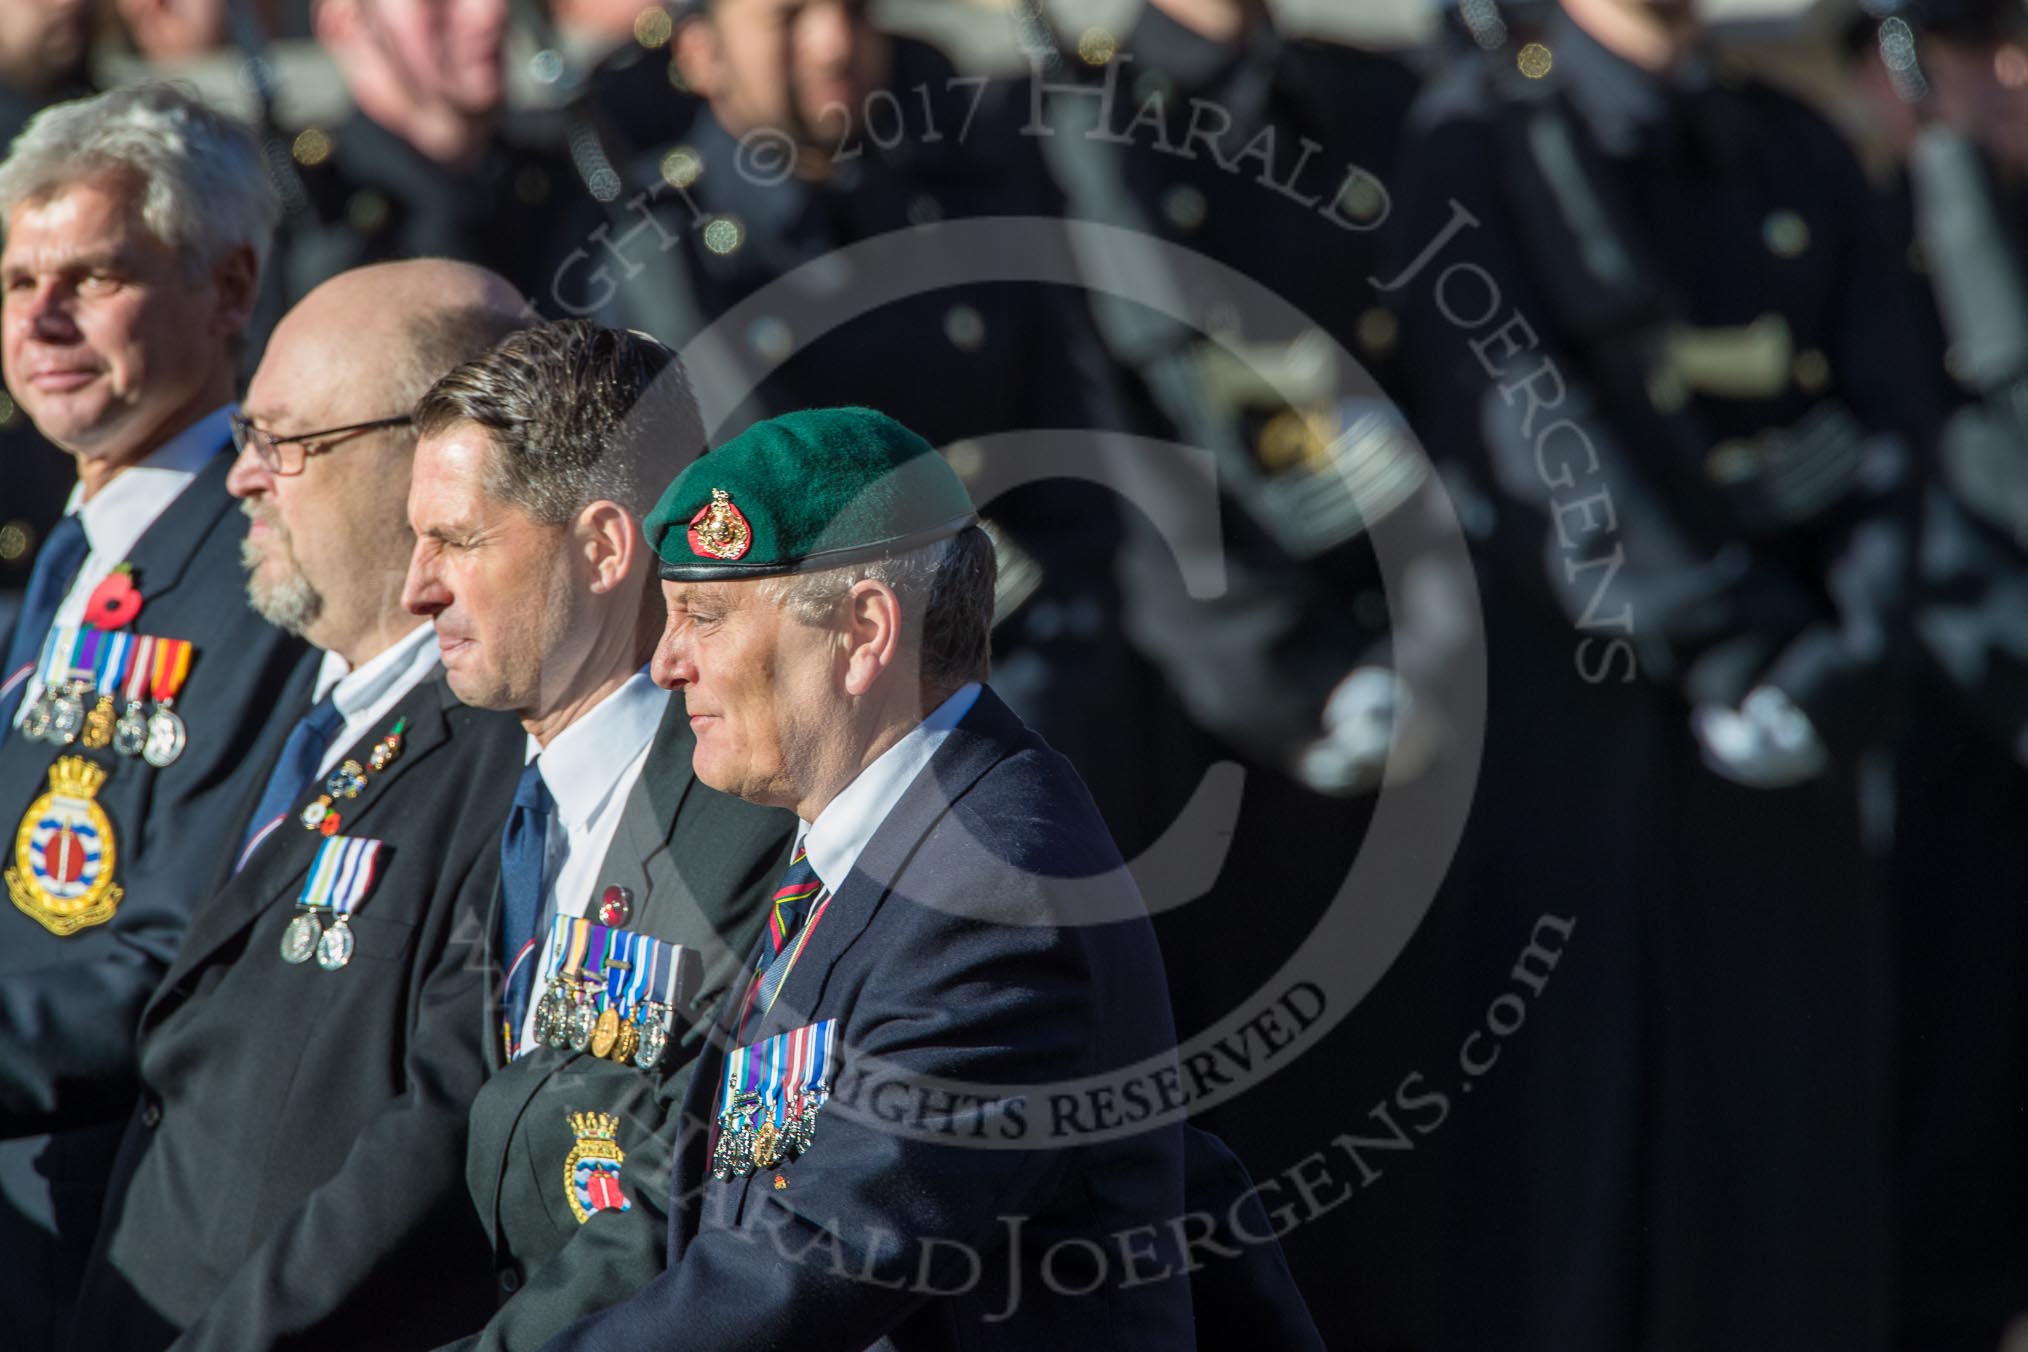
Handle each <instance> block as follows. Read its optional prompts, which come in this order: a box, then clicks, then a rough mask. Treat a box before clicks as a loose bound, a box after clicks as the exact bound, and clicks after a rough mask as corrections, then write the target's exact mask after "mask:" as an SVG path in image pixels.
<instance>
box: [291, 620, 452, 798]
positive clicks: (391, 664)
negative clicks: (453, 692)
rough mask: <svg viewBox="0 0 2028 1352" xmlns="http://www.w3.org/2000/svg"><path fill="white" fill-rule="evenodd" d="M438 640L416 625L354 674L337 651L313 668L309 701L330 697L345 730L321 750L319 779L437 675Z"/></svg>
mask: <svg viewBox="0 0 2028 1352" xmlns="http://www.w3.org/2000/svg"><path fill="white" fill-rule="evenodd" d="M436 640H437V631H436V630H435V629H434V628H432V627H431V626H430V625H429V624H427V623H423V622H418V623H417V625H416V627H415V628H414V629H411V630H410V631H409V632H408V633H406V634H404V635H403V636H402V637H401V638H400V639H399V640H398V641H397V642H396V643H395V644H394V645H393V646H392V647H390V648H388V650H387V651H386V652H383V653H381V654H380V655H379V656H378V657H375V658H373V659H372V660H371V661H369V662H368V663H367V664H366V665H365V666H363V667H361V668H359V670H357V671H354V670H353V669H352V668H351V666H350V665H348V664H347V663H346V661H345V659H344V658H342V657H340V656H339V655H338V654H337V653H334V652H327V653H325V654H324V664H323V665H322V666H320V667H318V668H317V684H316V687H315V689H313V690H312V691H311V692H310V703H312V704H316V703H317V702H318V701H320V700H322V699H323V698H324V696H326V695H329V696H330V697H331V702H332V703H333V704H334V705H336V706H337V708H338V712H339V713H341V714H343V715H344V716H345V726H344V728H343V729H341V730H340V731H339V733H338V735H337V736H336V737H333V738H332V739H331V745H330V746H329V747H328V748H326V749H325V751H324V760H323V763H322V764H320V765H319V766H318V767H317V775H318V777H319V778H322V777H323V776H325V775H328V774H330V773H331V771H332V769H333V768H334V767H336V766H337V764H338V762H339V761H340V760H341V759H343V757H344V755H345V751H346V748H348V747H350V746H351V745H352V744H353V743H354V742H356V741H358V740H359V739H360V738H361V737H364V736H366V735H367V734H368V733H370V732H384V731H386V729H385V728H383V727H381V726H380V725H381V724H382V723H383V722H384V721H385V720H386V718H387V716H388V714H390V713H392V712H393V711H394V706H395V705H397V704H399V703H401V701H402V699H403V698H404V697H406V696H407V694H408V692H409V691H411V690H413V689H415V688H416V687H417V686H419V685H421V684H422V683H423V682H424V681H426V680H428V679H429V678H430V677H431V676H432V675H434V674H435V673H436V670H437V667H438V665H439V661H438V656H437V641H436Z"/></svg>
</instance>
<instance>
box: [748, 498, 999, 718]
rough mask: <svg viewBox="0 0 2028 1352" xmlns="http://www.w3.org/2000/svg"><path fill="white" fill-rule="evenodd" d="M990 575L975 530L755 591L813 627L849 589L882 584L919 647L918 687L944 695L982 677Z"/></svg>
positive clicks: (764, 582) (763, 584)
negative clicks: (897, 603)
mask: <svg viewBox="0 0 2028 1352" xmlns="http://www.w3.org/2000/svg"><path fill="white" fill-rule="evenodd" d="M997 575H998V558H997V556H996V555H995V553H994V551H993V542H992V540H991V539H989V538H988V537H987V535H986V532H985V531H983V530H981V529H980V528H979V527H977V526H967V527H966V528H965V529H963V530H961V531H959V532H958V533H957V534H956V535H953V536H950V537H949V538H947V539H942V540H932V541H931V542H930V543H928V544H926V545H919V546H917V547H916V548H914V549H911V550H907V551H905V552H904V553H900V554H891V555H887V556H884V557H880V558H872V559H863V560H860V561H859V562H856V563H848V564H844V565H842V566H840V567H837V568H826V569H824V570H823V571H821V572H814V573H789V574H785V575H782V576H777V577H768V578H762V579H761V580H760V583H759V587H758V590H759V592H760V594H761V596H762V597H764V598H765V599H767V600H769V601H772V602H773V603H774V604H776V605H778V606H780V607H782V609H783V610H785V611H787V612H788V615H789V618H790V619H792V620H794V621H796V622H797V623H798V624H806V625H810V626H813V627H820V626H823V625H826V624H829V623H831V622H832V621H833V620H834V619H836V618H837V614H838V608H839V606H841V605H842V604H843V603H844V600H845V595H846V593H848V592H850V591H851V590H852V588H853V587H854V586H855V585H856V584H858V583H860V582H864V581H867V580H869V579H870V580H872V581H875V582H881V583H885V584H886V586H887V587H888V589H889V590H891V591H892V592H893V593H894V594H895V596H896V598H898V599H899V600H900V602H901V613H902V618H903V623H904V626H905V628H904V632H905V633H908V634H911V635H913V637H914V640H915V642H916V644H917V646H918V648H919V651H920V654H921V666H922V670H921V676H922V684H923V688H924V689H925V690H929V691H933V692H937V693H939V694H947V693H949V692H950V691H952V690H955V689H957V688H958V687H959V686H961V685H963V684H965V683H966V682H967V681H983V680H985V679H986V676H987V674H988V671H989V669H990V666H991V652H992V630H993V583H994V580H995V578H996V577H997Z"/></svg>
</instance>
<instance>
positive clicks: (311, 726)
mask: <svg viewBox="0 0 2028 1352" xmlns="http://www.w3.org/2000/svg"><path fill="white" fill-rule="evenodd" d="M344 726H345V715H343V714H341V713H339V712H338V705H337V704H336V702H334V701H333V700H332V698H331V696H330V695H326V696H324V698H323V699H321V700H319V701H317V704H316V706H315V707H314V708H312V709H311V710H310V712H309V713H307V714H304V715H303V721H302V722H300V723H298V724H296V726H295V727H294V728H292V729H290V731H289V740H288V741H286V742H284V743H282V754H281V756H280V757H279V758H278V759H277V760H276V761H275V768H274V769H273V770H272V771H270V772H269V774H268V786H267V788H265V789H263V790H261V801H260V805H259V806H257V807H256V808H254V813H253V817H252V819H251V820H249V821H248V822H247V824H246V835H245V836H244V837H243V838H242V839H241V841H240V846H239V859H238V861H237V862H236V863H234V864H233V866H232V871H233V872H234V873H237V872H239V871H240V870H241V869H243V868H245V867H246V861H247V860H248V859H249V858H251V857H252V855H253V847H254V846H255V845H256V844H257V843H258V842H259V841H260V840H261V839H262V838H263V837H264V836H266V834H267V833H268V832H269V831H271V830H273V829H274V828H275V826H276V825H277V824H279V823H280V822H281V820H282V819H283V818H284V817H286V816H288V814H289V809H290V808H292V807H294V806H295V805H296V799H298V798H300V797H301V796H302V794H303V790H304V789H306V788H308V787H309V786H310V784H311V782H312V781H313V780H315V779H316V778H317V767H318V766H320V765H322V764H323V763H324V753H325V752H326V751H329V750H330V749H331V739H332V738H333V737H336V736H337V735H338V730H339V729H340V728H342V727H344Z"/></svg>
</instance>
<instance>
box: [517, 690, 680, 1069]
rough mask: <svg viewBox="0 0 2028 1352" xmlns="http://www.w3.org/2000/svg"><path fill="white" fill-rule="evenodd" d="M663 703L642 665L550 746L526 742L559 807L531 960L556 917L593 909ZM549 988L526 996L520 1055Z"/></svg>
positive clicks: (539, 983) (538, 979) (531, 1038)
mask: <svg viewBox="0 0 2028 1352" xmlns="http://www.w3.org/2000/svg"><path fill="white" fill-rule="evenodd" d="M668 705H669V692H668V691H666V690H664V689H662V688H661V687H660V686H658V685H656V684H655V682H654V681H653V680H651V679H650V678H649V676H648V672H647V669H646V668H645V667H644V668H642V669H641V670H640V671H637V672H635V673H634V674H633V675H632V676H630V677H628V678H627V683H626V684H625V685H623V686H621V687H620V688H619V689H618V690H615V691H613V693H612V694H610V695H607V696H606V697H605V698H604V699H602V700H600V701H599V702H598V703H597V704H596V705H594V706H593V707H592V709H591V710H590V712H588V713H586V714H585V715H584V717H582V718H580V719H578V720H577V722H575V723H573V724H571V725H570V726H569V727H567V728H565V729H564V730H563V731H562V732H559V733H557V734H556V736H554V737H552V738H551V739H550V741H549V745H548V746H546V747H545V746H543V745H542V744H541V743H539V742H537V741H536V740H535V738H534V737H532V736H531V737H530V738H529V739H528V759H529V760H535V759H536V758H537V757H538V756H540V757H541V760H540V762H539V763H540V765H541V767H542V782H543V783H544V784H545V785H547V786H548V788H549V796H550V797H551V798H552V799H554V800H555V803H556V810H555V811H554V812H552V813H550V816H549V833H548V836H547V837H546V838H545V840H544V842H543V866H542V877H543V882H544V887H543V893H542V898H543V910H542V915H541V916H540V917H539V919H538V921H537V926H536V931H535V945H536V947H535V952H536V954H538V955H539V954H540V953H541V952H542V948H543V945H544V943H545V942H546V941H547V939H548V937H549V926H550V924H551V923H552V921H553V919H554V917H556V916H559V915H568V916H581V915H584V914H585V913H586V912H588V911H589V910H590V909H591V904H592V899H593V894H594V892H596V891H597V890H599V876H598V872H599V866H600V865H601V864H603V863H604V862H605V858H606V850H607V849H608V848H609V847H610V846H611V845H612V843H613V835H614V833H615V832H617V831H618V830H619V827H620V818H621V816H622V815H624V813H625V811H626V806H627V796H628V795H629V794H631V793H632V792H633V791H634V781H636V780H638V779H639V778H640V777H641V767H642V766H643V765H645V764H647V761H648V748H649V746H650V745H651V744H652V743H653V742H654V740H655V730H656V728H658V727H659V726H661V723H662V714H663V711H664V710H665V709H667V707H668ZM533 960H534V959H533V958H531V959H530V961H533ZM547 984H548V983H547V982H545V981H544V980H543V975H542V971H541V970H540V969H539V968H538V969H537V970H536V973H535V984H534V986H533V988H532V989H531V990H530V991H529V995H528V1015H527V1017H526V1018H524V1019H523V1020H522V1022H521V1038H520V1042H519V1046H520V1047H521V1049H522V1051H524V1052H527V1051H533V1050H534V1049H535V1047H536V1046H537V1043H536V1041H535V1011H536V1008H537V1007H538V1006H539V1005H540V1004H541V1003H542V992H543V989H544V987H545V986H546V985H547Z"/></svg>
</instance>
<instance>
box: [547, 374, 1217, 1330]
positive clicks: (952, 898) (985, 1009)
mask: <svg viewBox="0 0 2028 1352" xmlns="http://www.w3.org/2000/svg"><path fill="white" fill-rule="evenodd" d="M645 530H646V534H647V537H648V542H649V545H650V547H651V548H652V549H653V550H654V551H655V553H656V555H657V557H658V558H659V561H660V567H659V571H660V574H661V577H662V580H663V581H662V590H663V596H664V598H665V599H666V601H667V603H668V626H667V628H666V629H665V631H664V632H663V635H662V639H661V642H660V644H659V646H658V647H657V649H656V652H655V657H654V662H653V664H652V671H653V674H654V677H655V680H656V683H657V684H659V685H661V686H664V687H666V688H668V689H670V690H674V691H677V692H680V693H681V694H682V696H683V703H684V708H685V712H686V713H687V714H688V716H689V722H690V726H691V729H692V730H693V732H694V735H695V739H696V749H695V752H694V754H693V762H692V763H693V766H694V768H695V770H696V774H697V777H698V779H699V780H700V781H701V782H702V783H704V784H707V785H709V786H711V787H712V788H716V789H721V790H724V791H725V792H728V793H732V794H735V795H737V796H739V797H741V798H744V799H747V800H749V801H751V802H754V803H758V804H764V805H767V806H772V807H781V808H787V809H790V810H791V811H793V812H794V813H795V814H796V816H797V817H798V818H799V819H800V821H801V827H800V833H799V838H798V841H797V845H796V849H795V851H794V853H793V856H792V859H791V862H790V865H789V867H788V869H787V871H786V873H785V874H784V876H783V877H782V878H781V880H780V884H779V886H778V887H777V888H776V890H775V893H774V897H773V901H772V905H771V913H770V915H769V917H768V925H767V930H766V933H764V934H763V935H762V936H761V938H760V939H759V941H758V942H757V943H756V945H755V947H754V952H753V955H752V959H751V961H750V963H749V965H748V974H747V975H746V976H745V977H743V978H742V979H741V980H739V981H736V982H735V983H734V985H733V988H732V989H731V991H730V992H728V994H727V997H726V1001H725V1004H724V1006H723V1008H722V1009H721V1011H720V1014H719V1021H718V1026H717V1029H716V1033H715V1036H714V1037H713V1038H712V1040H711V1043H710V1045H708V1046H707V1048H706V1050H705V1052H704V1053H703V1054H702V1056H701V1057H700V1058H699V1062H698V1069H697V1073H696V1075H695V1076H694V1078H693V1079H692V1081H691V1084H690V1088H689V1091H688V1093H687V1095H686V1097H685V1100H684V1104H683V1116H684V1123H683V1129H684V1135H683V1145H682V1149H681V1150H679V1153H678V1156H677V1159H676V1162H675V1166H674V1196H673V1202H672V1205H673V1210H672V1212H671V1223H670V1262H669V1267H668V1270H667V1271H665V1272H664V1273H662V1274H661V1275H660V1276H659V1277H657V1278H656V1279H655V1280H654V1281H653V1282H652V1283H650V1284H648V1285H647V1286H646V1287H645V1288H644V1289H642V1290H641V1291H640V1292H638V1293H637V1294H636V1295H635V1296H634V1297H633V1298H632V1299H631V1300H629V1301H627V1302H625V1303H624V1304H621V1305H617V1306H615V1307H613V1308H611V1309H608V1310H606V1311H604V1312H602V1313H600V1314H597V1315H594V1316H592V1317H590V1318H587V1319H585V1320H583V1321H581V1322H579V1323H578V1324H576V1325H574V1326H573V1327H572V1328H570V1329H569V1330H567V1331H566V1332H565V1333H564V1334H563V1335H562V1336H560V1337H559V1338H557V1339H555V1340H554V1341H552V1342H551V1343H549V1344H547V1346H548V1347H549V1348H552V1349H557V1350H558V1352H561V1350H562V1349H591V1348H597V1349H600V1350H601V1352H625V1350H626V1349H633V1348H641V1349H648V1348H653V1349H657V1352H665V1350H669V1349H682V1350H684V1352H689V1350H691V1349H719V1348H723V1349H735V1348H754V1347H794V1348H797V1349H799V1352H808V1350H810V1349H826V1348H837V1349H859V1348H865V1347H867V1346H869V1345H873V1344H878V1345H880V1346H883V1347H884V1346H889V1345H890V1341H891V1345H896V1346H907V1347H912V1348H946V1347H950V1348H955V1347H960V1346H962V1347H965V1348H972V1349H1003V1348H1004V1349H1024V1350H1026V1349H1033V1348H1037V1347H1057V1348H1079V1347H1099V1346H1104V1347H1107V1348H1109V1349H1134V1348H1151V1349H1152V1348H1161V1349H1164V1350H1165V1352H1167V1350H1168V1349H1177V1348H1188V1347H1190V1346H1192V1345H1193V1336H1192V1329H1191V1323H1190V1292H1189V1285H1188V1278H1187V1275H1186V1272H1185V1268H1184V1266H1183V1263H1182V1261H1181V1257H1180V1255H1179V1254H1177V1253H1176V1252H1175V1251H1174V1246H1175V1242H1176V1233H1175V1229H1176V1227H1175V1226H1174V1225H1173V1224H1172V1222H1173V1221H1174V1219H1175V1218H1176V1217H1178V1216H1180V1215H1181V1214H1182V1208H1183V1177H1182V1151H1183V1131H1184V1128H1183V1125H1182V1122H1181V1119H1180V1117H1179V1116H1177V1112H1178V1111H1179V1110H1180V1107H1181V1103H1180V1097H1179V1098H1178V1099H1172V1100H1169V1101H1167V1102H1164V1101H1162V1100H1161V1099H1160V1098H1159V1097H1158V1096H1156V1095H1153V1094H1151V1093H1150V1082H1151V1081H1153V1082H1156V1083H1165V1082H1166V1083H1171V1084H1173V1083H1174V1072H1175V1060H1174V1030H1173V1027H1172V1024H1171V1019H1170V1013H1169V996H1168V991H1167V987H1166V984H1165V982H1164V979H1163V973H1162V965H1161V959H1160V957H1159V955H1158V953H1157V951H1156V948H1155V943H1154V938H1153V934H1152V931H1151V929H1150V927H1149V925H1148V922H1147V917H1146V914H1145V911H1144V909H1143V906H1142V903H1141V898H1140V895H1139V893H1138V892H1137V891H1136V889H1135V887H1134V884H1133V881H1132V879H1131V877H1130V876H1129V875H1128V873H1127V871H1126V868H1125V866H1124V865H1123V864H1122V862H1121V860H1120V856H1119V852H1118V851H1117V849H1116V848H1115V847H1114V844H1113V841H1112V838H1111V836H1110V835H1109V834H1108V833H1107V831H1106V828H1105V826H1104V824H1103V823H1102V822H1101V821H1100V819H1099V816H1098V813H1097V811H1096V810H1095V809H1094V808H1093V806H1092V803H1091V799H1090V796H1089V795H1088V794H1087V793H1086V792H1085V789H1084V785H1083V784H1082V783H1081V782H1080V781H1079V780H1078V777H1077V774H1076V772H1075V771H1073V770H1072V769H1071V767H1070V764H1069V763H1068V762H1067V761H1066V760H1064V759H1063V757H1061V756H1059V755H1058V754H1057V753H1055V752H1054V751H1052V750H1050V748H1049V747H1048V746H1047V745H1046V744H1045V743H1044V742H1043V741H1042V740H1041V739H1040V738H1038V737H1037V736H1035V735H1034V734H1033V733H1032V732H1030V731H1029V730H1028V729H1027V728H1025V727H1023V726H1022V724H1021V722H1020V721H1019V720H1018V719H1017V718H1015V717H1014V715H1013V714H1012V713H1011V712H1009V711H1008V709H1007V707H1006V705H1004V704H1003V703H1001V701H1000V700H999V698H998V697H997V696H995V695H994V694H993V692H992V691H991V690H989V689H988V688H986V686H985V685H984V680H985V677H986V674H987V671H986V666H987V630H988V625H989V623H990V621H991V617H992V609H993V581H994V557H993V550H992V547H991V545H990V544H989V543H988V542H987V539H986V537H985V535H984V534H983V532H982V531H981V530H980V529H979V527H978V526H977V525H976V524H975V521H974V517H973V512H972V505H971V502H970V501H969V499H968V497H967V495H966V493H965V490H964V487H963V485H962V484H961V483H960V482H959V480H958V479H957V477H956V476H955V475H954V474H953V473H952V472H951V470H950V469H949V468H948V467H947V466H946V465H945V464H944V462H943V460H942V459H941V458H940V457H938V455H937V454H936V453H935V451H933V450H932V449H931V447H930V446H929V444H928V443H927V442H925V441H924V440H923V439H922V438H921V437H919V436H917V435H916V434H915V433H913V432H911V431H909V430H908V429H907V428H905V427H903V426H902V425H901V424H899V423H897V422H895V421H894V420H893V419H891V418H888V417H886V416H884V415H882V414H879V413H876V412H873V411H871V410H869V409H863V408H837V409H819V410H813V411H807V412H801V413H793V414H788V415H785V416H782V417H778V418H774V419H770V420H768V421H765V422H761V423H758V424H756V425H755V426H753V427H751V428H749V429H748V430H747V431H746V432H744V433H742V434H741V435H740V436H738V437H737V438H735V439H734V440H733V441H731V442H729V443H727V444H726V445H724V446H723V447H721V448H719V449H717V450H715V451H712V452H710V453H708V454H706V455H705V456H703V457H701V458H700V459H699V460H698V461H697V462H695V463H694V464H693V465H691V466H690V468H689V469H687V470H685V471H684V472H683V474H682V475H681V476H680V477H679V478H678V479H677V480H676V482H675V483H674V484H673V485H672V486H671V487H670V488H669V490H668V491H667V492H666V493H664V494H663V495H662V498H661V501H660V502H659V503H658V504H657V505H656V507H655V510H654V511H653V512H652V513H651V514H650V515H649V517H648V518H647V521H646V525H645ZM1165 1075H1166V1076H1167V1077H1168V1078H1167V1080H1166V1081H1165V1079H1164V1077H1165ZM1066 1103H1067V1104H1069V1105H1070V1110H1069V1111H1064V1110H1063V1106H1064V1104H1066ZM1095 1105H1102V1106H1095ZM883 1340H890V1341H883Z"/></svg>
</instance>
